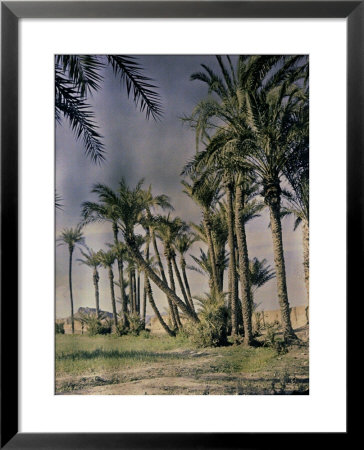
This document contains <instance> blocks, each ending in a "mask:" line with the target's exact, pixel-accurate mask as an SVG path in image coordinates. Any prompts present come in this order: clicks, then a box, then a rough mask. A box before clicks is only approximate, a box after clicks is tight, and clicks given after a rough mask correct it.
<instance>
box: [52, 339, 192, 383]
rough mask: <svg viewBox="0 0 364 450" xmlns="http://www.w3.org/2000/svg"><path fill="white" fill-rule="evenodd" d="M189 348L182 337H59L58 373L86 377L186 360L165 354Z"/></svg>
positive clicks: (180, 354)
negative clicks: (161, 361)
mask: <svg viewBox="0 0 364 450" xmlns="http://www.w3.org/2000/svg"><path fill="white" fill-rule="evenodd" d="M188 345H189V344H188V341H187V340H186V339H184V338H182V337H177V338H170V337H159V336H150V337H148V338H146V337H142V336H122V337H116V336H114V335H109V336H86V335H83V336H82V335H81V336H80V335H74V336H72V335H66V334H64V335H56V374H57V376H59V375H64V374H87V373H95V372H100V371H109V370H114V369H129V368H133V367H135V366H140V365H143V364H146V363H151V362H157V361H160V360H173V359H174V360H177V359H183V354H182V353H163V352H167V351H171V350H175V349H184V348H188ZM146 349H148V350H146ZM185 358H186V357H185Z"/></svg>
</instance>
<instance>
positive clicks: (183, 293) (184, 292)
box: [172, 256, 191, 308]
mask: <svg viewBox="0 0 364 450" xmlns="http://www.w3.org/2000/svg"><path fill="white" fill-rule="evenodd" d="M172 264H173V269H174V273H175V274H176V277H177V281H178V284H179V287H180V289H181V292H182V296H183V299H184V301H185V303H186V305H187V306H188V307H189V308H191V305H190V302H189V301H188V297H187V293H186V289H185V287H184V285H183V282H182V278H181V274H180V272H179V269H178V266H177V263H176V257H175V256H173V257H172Z"/></svg>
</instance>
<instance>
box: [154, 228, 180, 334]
mask: <svg viewBox="0 0 364 450" xmlns="http://www.w3.org/2000/svg"><path fill="white" fill-rule="evenodd" d="M150 234H151V236H152V242H153V249H154V254H155V256H156V257H157V261H158V266H159V270H160V273H161V277H162V281H163V282H164V283H165V284H166V285H168V281H167V278H166V274H165V272H164V267H163V263H162V259H161V255H160V253H159V250H158V245H157V239H156V237H155V233H154V230H153V228H150ZM166 299H167V303H168V308H169V315H170V319H171V323H172V326H173V327H174V328H177V326H178V325H177V320H176V317H175V313H174V311H175V310H174V307H173V305H174V304H173V301H172V300H171V299H170V298H169V297H168V295H167V296H166Z"/></svg>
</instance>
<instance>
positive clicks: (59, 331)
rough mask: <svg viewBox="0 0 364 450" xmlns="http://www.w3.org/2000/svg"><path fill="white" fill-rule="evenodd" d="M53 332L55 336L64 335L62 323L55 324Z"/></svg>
mask: <svg viewBox="0 0 364 450" xmlns="http://www.w3.org/2000/svg"><path fill="white" fill-rule="evenodd" d="M55 332H56V334H64V323H63V322H60V323H58V322H56V324H55Z"/></svg>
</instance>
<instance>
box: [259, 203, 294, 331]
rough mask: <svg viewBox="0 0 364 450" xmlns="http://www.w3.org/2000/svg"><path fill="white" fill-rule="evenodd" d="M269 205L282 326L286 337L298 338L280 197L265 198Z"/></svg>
mask: <svg viewBox="0 0 364 450" xmlns="http://www.w3.org/2000/svg"><path fill="white" fill-rule="evenodd" d="M265 201H266V203H267V204H268V206H269V212H270V224H271V229H272V239H273V251H274V264H275V269H276V279H277V290H278V299H279V305H280V308H281V315H282V326H283V335H284V337H285V338H286V339H290V338H291V339H296V338H297V337H296V335H295V333H294V331H293V328H292V324H291V317H290V308H289V302H288V293H287V281H286V268H285V262H284V253H283V240H282V226H281V217H280V209H281V205H280V197H279V195H277V196H272V195H271V196H270V198H268V199H265Z"/></svg>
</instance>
